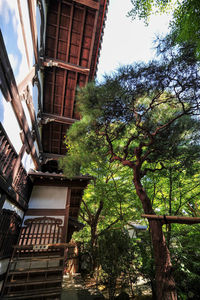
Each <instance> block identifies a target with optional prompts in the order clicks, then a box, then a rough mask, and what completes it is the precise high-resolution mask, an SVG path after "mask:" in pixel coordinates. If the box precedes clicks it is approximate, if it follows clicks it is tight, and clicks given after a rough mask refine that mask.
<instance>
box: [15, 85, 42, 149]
mask: <svg viewBox="0 0 200 300" xmlns="http://www.w3.org/2000/svg"><path fill="white" fill-rule="evenodd" d="M20 96H21V100H24V101H25V102H26V105H27V108H28V111H29V115H30V119H31V123H32V128H33V131H32V133H33V135H34V136H35V138H36V141H37V144H38V148H39V151H40V152H42V151H43V149H42V142H41V138H40V133H39V128H38V123H37V120H36V115H35V109H34V104H33V99H32V96H31V94H30V90H29V86H28V85H27V86H26V88H25V89H24V90H23V93H22V94H21V95H20Z"/></svg>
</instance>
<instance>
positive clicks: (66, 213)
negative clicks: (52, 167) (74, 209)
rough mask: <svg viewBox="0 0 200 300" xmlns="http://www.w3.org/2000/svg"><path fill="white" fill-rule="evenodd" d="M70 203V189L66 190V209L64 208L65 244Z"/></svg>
mask: <svg viewBox="0 0 200 300" xmlns="http://www.w3.org/2000/svg"><path fill="white" fill-rule="evenodd" d="M70 202H71V188H68V191H67V199H66V207H65V220H64V226H63V242H66V240H67V233H68V222H69V209H70Z"/></svg>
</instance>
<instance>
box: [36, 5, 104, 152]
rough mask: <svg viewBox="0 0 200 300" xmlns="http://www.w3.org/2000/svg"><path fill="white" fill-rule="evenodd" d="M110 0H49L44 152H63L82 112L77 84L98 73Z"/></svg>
mask: <svg viewBox="0 0 200 300" xmlns="http://www.w3.org/2000/svg"><path fill="white" fill-rule="evenodd" d="M107 2H108V1H107V0H96V1H95V0H76V1H66V0H60V1H56V0H50V1H48V12H47V26H46V42H45V58H44V61H43V67H44V89H43V108H42V113H41V117H42V124H43V126H42V146H43V152H44V156H45V154H46V155H48V157H51V154H53V155H54V156H52V157H54V158H55V155H58V156H60V155H64V154H65V153H66V148H65V145H64V144H63V140H64V135H65V134H66V131H67V130H68V128H69V126H70V125H71V124H72V123H73V122H74V121H76V120H79V119H80V115H79V113H78V111H77V107H76V89H77V86H79V87H82V86H84V85H85V84H86V83H87V82H88V81H89V80H92V79H93V78H94V76H95V72H96V68H97V63H98V57H99V50H100V45H101V38H102V33H103V27H104V20H105V14H106V6H107Z"/></svg>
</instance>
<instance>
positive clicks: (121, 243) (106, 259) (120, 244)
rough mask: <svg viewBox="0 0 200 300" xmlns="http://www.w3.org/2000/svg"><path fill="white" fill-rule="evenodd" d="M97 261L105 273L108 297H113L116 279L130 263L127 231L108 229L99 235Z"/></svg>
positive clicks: (129, 244) (129, 245)
mask: <svg viewBox="0 0 200 300" xmlns="http://www.w3.org/2000/svg"><path fill="white" fill-rule="evenodd" d="M98 249H99V263H100V265H101V267H102V269H103V270H104V272H105V273H106V274H107V280H108V288H109V295H110V297H109V299H114V294H115V286H116V279H117V277H119V275H120V274H121V273H122V272H123V271H125V270H126V268H127V266H128V265H130V263H131V261H132V259H133V256H132V255H130V251H131V250H132V249H131V241H130V238H129V235H128V233H127V232H125V231H122V230H117V229H115V230H108V231H106V232H105V234H104V235H102V236H101V237H99V247H98Z"/></svg>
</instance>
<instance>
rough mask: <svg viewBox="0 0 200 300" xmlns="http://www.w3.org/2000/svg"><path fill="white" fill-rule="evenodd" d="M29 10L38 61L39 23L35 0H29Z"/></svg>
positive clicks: (34, 49) (36, 59)
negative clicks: (37, 22) (37, 23)
mask: <svg viewBox="0 0 200 300" xmlns="http://www.w3.org/2000/svg"><path fill="white" fill-rule="evenodd" d="M28 11H29V19H30V25H31V35H32V41H33V51H34V55H35V62H36V63H38V46H37V25H36V15H35V1H33V0H28Z"/></svg>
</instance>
